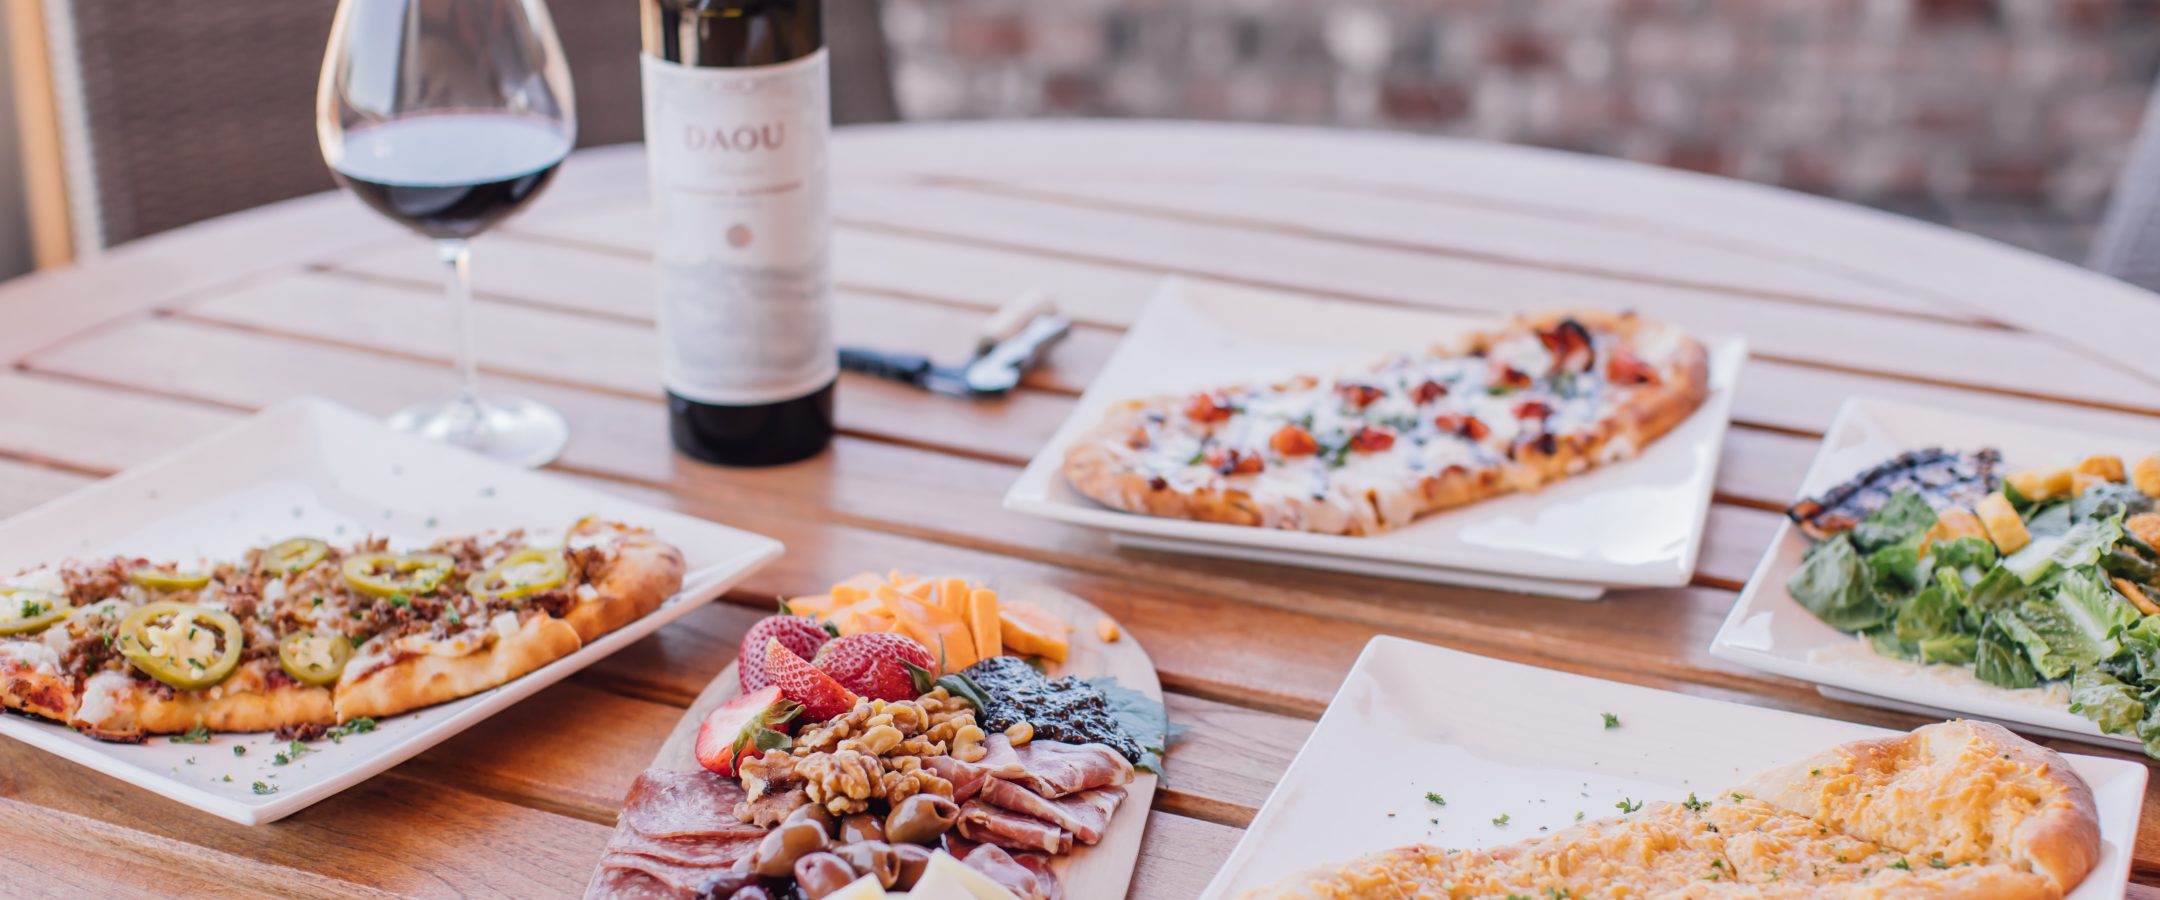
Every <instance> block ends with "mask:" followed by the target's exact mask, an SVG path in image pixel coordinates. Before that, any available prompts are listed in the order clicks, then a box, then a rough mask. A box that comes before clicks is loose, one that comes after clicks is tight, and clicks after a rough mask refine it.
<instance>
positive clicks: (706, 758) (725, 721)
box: [695, 686, 802, 775]
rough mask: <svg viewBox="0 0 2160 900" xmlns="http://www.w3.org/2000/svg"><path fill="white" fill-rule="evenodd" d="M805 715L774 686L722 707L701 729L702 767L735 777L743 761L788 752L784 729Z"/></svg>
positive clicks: (699, 762) (698, 750)
mask: <svg viewBox="0 0 2160 900" xmlns="http://www.w3.org/2000/svg"><path fill="white" fill-rule="evenodd" d="M801 712H802V706H800V705H799V704H797V703H795V702H794V701H792V700H784V699H781V697H780V689H779V688H777V687H770V686H768V687H764V688H759V689H758V690H755V691H751V692H749V693H747V694H744V695H742V696H740V697H737V698H735V699H733V700H729V701H728V702H726V703H722V704H720V705H719V706H717V707H715V708H714V709H713V711H712V712H710V713H707V714H706V715H705V722H704V724H702V725H699V726H698V733H697V748H696V751H695V752H696V753H697V761H698V765H701V766H704V767H705V768H707V769H709V770H711V771H713V772H715V773H718V774H721V775H733V774H735V768H736V764H737V763H740V762H742V758H743V757H745V756H757V755H760V754H762V753H764V752H765V751H767V750H774V749H785V748H786V747H787V746H788V743H789V738H788V736H787V734H786V733H784V732H782V731H780V727H781V726H783V725H786V724H787V722H788V720H790V719H793V718H795V716H796V715H797V714H799V713H801Z"/></svg>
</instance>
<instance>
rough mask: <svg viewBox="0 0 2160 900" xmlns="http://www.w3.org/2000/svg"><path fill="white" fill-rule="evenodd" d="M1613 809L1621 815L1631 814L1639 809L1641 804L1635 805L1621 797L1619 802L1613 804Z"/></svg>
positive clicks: (1630, 800)
mask: <svg viewBox="0 0 2160 900" xmlns="http://www.w3.org/2000/svg"><path fill="white" fill-rule="evenodd" d="M1613 808H1614V809H1617V810H1619V811H1621V812H1623V813H1631V812H1634V811H1636V810H1638V809H1641V808H1642V804H1640V803H1637V802H1635V801H1634V800H1632V799H1628V798H1625V797H1623V798H1621V800H1620V802H1618V803H1615V804H1613Z"/></svg>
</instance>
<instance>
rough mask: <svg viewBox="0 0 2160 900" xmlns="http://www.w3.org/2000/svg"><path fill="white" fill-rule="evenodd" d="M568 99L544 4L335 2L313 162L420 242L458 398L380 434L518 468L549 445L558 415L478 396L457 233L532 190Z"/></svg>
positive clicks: (551, 451)
mask: <svg viewBox="0 0 2160 900" xmlns="http://www.w3.org/2000/svg"><path fill="white" fill-rule="evenodd" d="M572 106H573V104H572V100H571V94H570V72H569V69H568V68H567V67H566V66H565V65H564V62H563V55H562V47H561V45H560V44H558V43H557V42H556V40H555V26H554V23H553V22H551V21H550V20H549V19H548V13H547V7H546V5H545V4H544V3H543V0H341V2H340V3H339V4H338V9H337V18H336V20H335V22H334V24H332V25H331V28H330V49H329V51H328V52H327V53H326V54H325V55H324V57H323V68H322V81H321V83H320V84H319V85H318V86H317V89H316V95H315V130H316V134H317V137H318V138H319V139H320V140H321V143H322V153H323V161H324V162H326V163H329V165H330V171H331V172H332V173H334V174H335V175H336V176H337V180H338V182H339V183H340V184H342V185H344V186H345V187H347V188H350V189H351V190H352V192H353V193H354V194H355V195H357V196H359V198H360V199H361V200H364V201H366V202H367V204H368V205H369V206H372V207H374V208H375V210H376V211H377V212H380V213H382V214H383V215H386V216H389V217H390V218H391V219H393V220H395V221H397V222H398V223H400V224H402V225H404V226H406V227H408V228H411V229H413V230H414V231H417V232H419V233H421V234H423V235H426V236H427V237H429V238H432V239H433V240H434V241H435V253H436V256H437V257H438V258H439V259H440V260H441V261H442V263H443V265H444V266H445V267H446V268H448V269H449V271H448V273H447V275H448V282H449V299H450V309H451V322H450V323H449V328H448V330H449V332H450V334H451V337H452V342H453V343H454V344H455V347H456V351H455V352H456V355H457V367H458V378H459V384H458V390H457V393H456V394H455V395H453V396H452V397H450V398H449V399H448V400H443V401H439V402H435V403H428V404H423V405H420V406H415V407H412V408H409V409H406V410H403V411H401V412H399V413H397V414H395V415H393V416H391V417H390V425H391V427H394V428H397V429H398V430H400V431H406V432H411V433H415V434H421V435H426V436H428V437H431V438H434V439H436V440H440V441H446V442H448V443H452V444H456V445H458V446H461V447H465V448H467V449H471V450H474V451H477V452H479V453H481V454H483V455H486V456H490V457H493V458H495V459H499V460H502V461H504V462H510V463H515V464H518V465H525V466H538V465H542V464H544V463H546V462H548V461H549V460H552V459H554V458H555V456H556V455H557V454H559V453H561V452H562V448H563V444H564V442H565V441H567V440H568V439H569V434H570V430H569V426H568V425H566V424H564V422H563V417H562V415H561V414H560V413H557V412H556V411H555V410H553V409H550V408H548V407H547V406H545V405H542V404H539V403H535V402H533V401H531V400H525V399H520V398H510V397H501V396H493V397H487V398H482V397H481V395H480V393H479V373H478V363H477V362H476V361H475V360H474V358H473V339H474V335H473V319H472V315H473V313H472V266H471V251H470V249H469V248H468V246H467V243H466V242H467V240H468V239H470V238H472V237H473V236H474V235H477V234H479V233H480V232H482V231H484V230H486V229H487V228H488V226H490V225H493V224H495V223H496V222H497V221H500V220H501V219H502V218H503V217H505V216H508V215H509V214H510V213H512V212H514V211H516V210H517V209H518V208H520V207H522V206H523V205H524V204H525V203H526V202H528V201H530V200H532V198H533V197H534V196H535V195H537V194H538V193H539V192H540V190H541V188H544V187H546V186H547V183H548V180H549V179H550V178H551V177H553V176H554V174H555V169H556V167H557V166H558V165H560V164H561V163H562V161H563V157H565V156H567V155H569V153H570V147H571V145H572V144H573V143H574V142H575V141H576V136H577V119H576V114H575V112H574V111H573V109H572ZM413 327H416V328H435V327H440V326H438V325H437V324H436V323H432V322H415V323H413Z"/></svg>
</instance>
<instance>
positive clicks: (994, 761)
mask: <svg viewBox="0 0 2160 900" xmlns="http://www.w3.org/2000/svg"><path fill="white" fill-rule="evenodd" d="M982 748H983V758H982V759H979V760H976V761H974V762H961V761H959V760H957V759H954V758H952V757H950V756H930V757H924V759H923V765H926V766H928V767H930V771H932V772H936V773H937V775H938V777H939V778H943V779H945V780H946V781H950V782H952V786H953V802H955V803H966V802H968V800H970V799H972V798H973V797H974V796H975V794H976V792H977V791H980V790H982V787H983V783H984V782H985V781H988V780H990V779H992V778H1025V777H1027V768H1026V767H1025V766H1022V765H1021V764H1020V755H1019V754H1018V753H1016V752H1014V751H1013V745H1012V741H1011V740H1010V739H1008V738H1006V737H1005V735H1003V734H998V733H995V732H993V733H992V734H991V735H990V736H989V737H988V738H985V739H984V740H983V742H982Z"/></svg>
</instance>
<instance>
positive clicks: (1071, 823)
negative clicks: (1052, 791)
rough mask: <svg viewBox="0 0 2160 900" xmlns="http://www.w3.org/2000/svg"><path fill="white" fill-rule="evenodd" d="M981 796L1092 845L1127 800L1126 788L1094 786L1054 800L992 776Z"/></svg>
mask: <svg viewBox="0 0 2160 900" xmlns="http://www.w3.org/2000/svg"><path fill="white" fill-rule="evenodd" d="M982 798H983V799H984V800H986V801H988V802H990V803H992V804H994V805H997V806H1001V807H1004V808H1005V809H1008V810H1011V811H1013V812H1016V813H1020V814H1022V815H1027V816H1031V817H1034V818H1037V819H1041V820H1042V821H1044V822H1048V823H1050V824H1052V825H1055V826H1057V827H1059V828H1061V829H1063V830H1065V831H1069V832H1072V836H1073V839H1074V840H1077V841H1079V842H1080V843H1083V844H1090V845H1092V844H1095V843H1096V842H1098V841H1101V840H1102V836H1103V832H1104V831H1105V830H1107V829H1108V828H1109V827H1110V815H1111V814H1112V813H1115V812H1117V807H1118V803H1119V802H1121V801H1123V800H1124V799H1125V789H1124V788H1121V787H1099V788H1092V789H1089V790H1085V791H1081V792H1080V793H1077V794H1067V795H1065V796H1063V797H1059V798H1057V799H1055V800H1051V799H1046V798H1044V797H1042V796H1039V795H1037V794H1036V793H1035V792H1034V791H1030V790H1028V789H1027V788H1024V787H1021V786H1019V785H1017V784H1014V783H1012V782H1010V781H1000V780H996V779H993V780H991V782H990V783H989V784H987V785H984V786H983V789H982Z"/></svg>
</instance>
